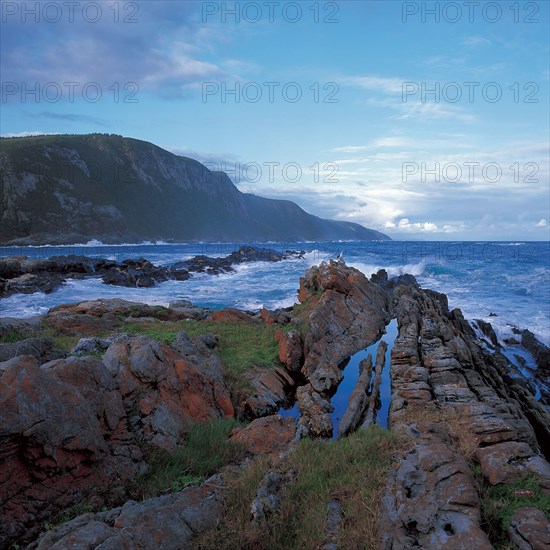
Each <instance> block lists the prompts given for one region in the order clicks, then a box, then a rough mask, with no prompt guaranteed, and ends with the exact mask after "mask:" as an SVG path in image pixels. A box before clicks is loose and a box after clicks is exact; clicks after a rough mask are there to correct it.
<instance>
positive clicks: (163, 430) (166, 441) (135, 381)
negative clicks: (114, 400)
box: [103, 333, 234, 449]
mask: <svg viewBox="0 0 550 550" xmlns="http://www.w3.org/2000/svg"><path fill="white" fill-rule="evenodd" d="M180 334H181V333H180ZM203 347H204V350H207V351H208V349H207V348H206V346H204V344H203ZM204 350H203V351H204ZM103 362H104V364H105V366H106V367H107V368H108V369H109V371H110V372H111V374H112V376H113V377H114V378H115V379H116V380H117V382H118V384H119V387H120V392H121V394H122V397H123V401H124V406H125V409H126V411H127V412H128V415H129V420H130V422H131V424H132V427H133V431H134V432H135V433H137V434H139V435H140V436H141V437H143V438H144V439H145V440H146V441H149V442H150V443H152V444H154V445H157V446H159V447H164V448H166V449H173V448H175V446H176V445H177V444H178V442H179V441H180V438H181V435H182V432H184V431H185V429H186V427H187V426H188V425H189V422H190V421H191V420H197V421H204V420H209V419H214V418H224V417H225V418H229V417H233V414H234V411H233V405H232V404H231V399H230V395H229V390H228V389H227V387H226V386H225V384H224V383H223V381H222V378H221V371H218V370H216V366H215V364H214V363H209V364H208V365H207V366H205V365H204V364H203V363H202V362H201V361H200V359H197V360H195V361H193V362H192V361H189V360H186V359H185V358H184V357H183V356H182V355H180V354H178V353H177V352H176V351H174V350H173V349H171V348H169V347H168V346H166V345H164V344H160V343H158V342H156V341H154V340H152V339H151V338H149V337H147V336H126V337H124V338H117V339H116V340H115V341H114V342H113V343H112V344H111V345H110V346H109V349H108V350H107V352H106V353H105V355H104V357H103Z"/></svg>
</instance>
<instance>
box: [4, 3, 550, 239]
mask: <svg viewBox="0 0 550 550" xmlns="http://www.w3.org/2000/svg"><path fill="white" fill-rule="evenodd" d="M36 4H37V2H34V1H32V2H3V3H2V22H1V25H2V33H1V46H2V53H1V56H2V57H1V69H2V71H1V80H2V105H1V107H2V117H1V127H0V133H1V134H2V135H19V134H21V135H23V134H25V133H28V132H39V133H89V132H109V133H117V134H122V135H124V136H130V137H135V138H139V139H144V140H147V141H151V142H153V143H155V144H157V145H160V146H161V147H164V148H166V149H169V150H171V151H173V152H175V153H178V154H183V155H186V156H190V157H193V158H197V159H199V160H201V161H204V162H205V163H207V166H209V167H212V168H216V169H220V168H225V169H226V170H227V171H228V173H229V174H230V176H231V177H232V179H233V180H234V181H235V183H236V184H237V185H238V187H239V188H240V189H241V190H243V191H247V192H253V193H256V194H259V195H264V196H268V197H273V198H288V199H291V200H294V201H295V202H297V203H298V204H299V205H300V206H302V207H303V208H304V209H306V210H307V211H309V212H311V213H313V214H317V215H319V216H322V217H327V218H333V219H340V220H349V221H355V222H358V223H361V224H363V225H366V226H368V227H372V228H375V229H378V230H380V231H383V232H385V233H387V234H389V235H391V236H392V237H393V238H397V239H449V240H455V239H456V240H458V239H476V240H493V239H495V240H498V239H505V240H527V239H533V240H537V239H544V240H546V239H548V238H549V231H550V229H549V223H550V214H549V209H550V195H549V119H550V117H549V112H548V111H549V106H548V105H549V66H548V63H549V61H548V60H549V36H548V29H549V28H550V22H549V13H548V7H549V3H548V2H547V1H540V2H539V1H531V2H522V1H519V2H507V1H501V2H498V3H497V2H486V1H482V0H480V1H479V2H475V3H474V4H471V3H470V4H469V3H467V2H444V1H443V2H442V1H440V2H401V1H393V0H387V1H381V2H377V1H351V2H347V1H341V2H313V1H311V2H310V1H303V2H283V1H280V2H275V3H272V4H271V5H269V4H268V3H266V2H263V1H260V2H193V1H189V0H187V1H181V2H180V1H172V2H170V1H168V2H163V1H156V2H143V1H141V2H125V1H120V2H117V1H106V2H84V3H80V4H79V5H76V6H74V7H72V8H71V7H70V6H69V4H68V3H63V2H45V3H42V4H38V12H36V11H35V10H36ZM235 5H236V8H237V11H238V13H239V21H235V15H234V14H232V13H231V10H232V8H234V7H235ZM71 10H74V11H71ZM270 10H272V11H270ZM434 10H435V11H434ZM470 10H471V11H470ZM300 12H301V13H300ZM436 17H437V18H438V20H437V21H436ZM256 19H258V20H257V21H256ZM68 83H73V84H68ZM236 86H238V87H240V89H239V92H240V93H239V94H238V97H239V101H238V102H237V101H236V98H235V94H231V93H226V94H225V95H224V94H223V93H222V91H223V90H224V89H225V90H226V91H230V90H232V89H233V90H235V87H236ZM71 87H72V90H73V92H74V97H70V93H69V92H70V90H71ZM33 90H34V92H33ZM423 90H424V91H426V93H425V94H423V93H422V91H423ZM429 90H432V91H433V92H432V93H429ZM434 90H435V91H434ZM258 91H260V92H261V97H260V98H259V99H258V100H257V101H254V100H255V99H256V98H257V97H258V96H257V94H258ZM270 91H271V93H272V98H271V99H272V101H270V97H269V96H270ZM26 92H27V93H26ZM36 92H37V93H36ZM99 92H101V97H100V98H98V99H97V101H94V100H95V99H96V97H97V96H98V93H99ZM297 93H301V97H300V98H299V99H297V100H296V101H293V100H294V98H295V97H296V94H297ZM499 94H500V96H499ZM458 96H460V97H458Z"/></svg>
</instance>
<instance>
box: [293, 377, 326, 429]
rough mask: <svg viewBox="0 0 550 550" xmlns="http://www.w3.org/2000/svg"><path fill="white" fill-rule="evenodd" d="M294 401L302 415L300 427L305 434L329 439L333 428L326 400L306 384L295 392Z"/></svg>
mask: <svg viewBox="0 0 550 550" xmlns="http://www.w3.org/2000/svg"><path fill="white" fill-rule="evenodd" d="M296 400H297V401H298V408H299V409H300V413H301V414H302V416H301V418H300V425H302V426H304V428H305V430H306V432H307V433H308V434H309V435H312V436H313V437H331V436H332V428H333V427H332V420H331V419H330V411H331V408H330V402H329V401H328V399H326V398H325V397H322V396H321V395H319V394H318V393H317V392H316V391H315V390H314V389H313V387H312V386H311V384H306V385H305V386H300V387H299V388H298V389H297V390H296Z"/></svg>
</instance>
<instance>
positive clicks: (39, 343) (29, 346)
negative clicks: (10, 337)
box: [0, 338, 67, 364]
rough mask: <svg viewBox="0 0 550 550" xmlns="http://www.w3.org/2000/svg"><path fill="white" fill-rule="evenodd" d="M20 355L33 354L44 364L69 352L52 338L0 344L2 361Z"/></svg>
mask: <svg viewBox="0 0 550 550" xmlns="http://www.w3.org/2000/svg"><path fill="white" fill-rule="evenodd" d="M19 355H32V356H33V357H35V358H36V360H37V361H38V363H39V364H42V363H46V362H47V361H53V360H54V359H61V358H63V357H66V355H67V352H65V351H63V350H60V349H57V348H56V347H55V344H54V341H53V340H52V339H51V338H26V339H25V340H20V341H19V342H9V343H7V344H0V362H2V361H7V360H8V359H11V358H12V357H17V356H19Z"/></svg>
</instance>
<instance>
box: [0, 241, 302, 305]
mask: <svg viewBox="0 0 550 550" xmlns="http://www.w3.org/2000/svg"><path fill="white" fill-rule="evenodd" d="M303 255H304V252H303V251H293V250H287V251H286V252H276V251H274V250H272V249H268V248H253V247H251V246H241V247H240V248H239V249H238V250H235V251H234V252H232V253H231V254H229V255H227V256H225V257H221V258H216V257H210V256H205V255H200V256H194V257H193V258H190V259H189V260H183V261H179V262H176V263H174V264H172V265H169V266H157V265H154V264H152V263H151V262H150V261H149V260H146V259H145V258H139V259H127V260H123V261H115V260H109V259H106V258H88V257H86V256H75V255H68V256H54V257H52V258H48V259H45V260H41V259H29V258H28V257H27V256H8V257H6V258H3V259H1V260H0V298H2V297H7V296H11V295H12V294H19V293H20V294H32V293H34V292H44V293H50V292H53V291H54V290H56V289H57V288H59V287H60V286H61V285H63V284H64V283H65V282H66V281H67V279H84V278H90V277H98V278H101V279H102V281H103V282H104V283H105V284H108V285H114V286H124V287H137V288H150V287H152V286H155V285H157V284H159V283H163V282H165V281H168V280H176V281H186V280H187V279H189V277H191V276H192V274H193V273H208V274H209V275H220V274H221V273H229V272H231V271H234V267H233V266H234V265H238V264H242V263H248V262H280V261H282V260H286V259H290V258H302V257H303Z"/></svg>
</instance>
